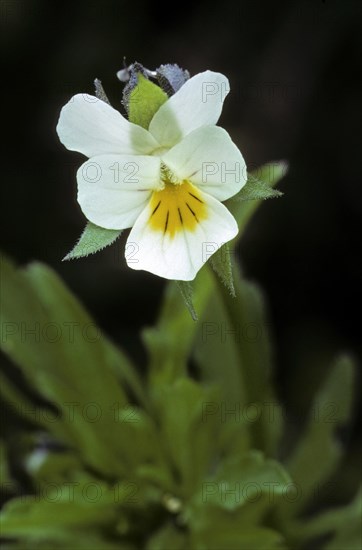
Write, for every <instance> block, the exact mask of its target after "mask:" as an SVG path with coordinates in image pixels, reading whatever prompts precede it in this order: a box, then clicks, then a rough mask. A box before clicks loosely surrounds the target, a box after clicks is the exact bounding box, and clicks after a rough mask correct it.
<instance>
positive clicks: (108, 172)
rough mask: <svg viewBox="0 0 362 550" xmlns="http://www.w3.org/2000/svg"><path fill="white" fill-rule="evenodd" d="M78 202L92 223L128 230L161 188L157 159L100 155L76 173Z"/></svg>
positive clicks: (158, 160)
mask: <svg viewBox="0 0 362 550" xmlns="http://www.w3.org/2000/svg"><path fill="white" fill-rule="evenodd" d="M77 181H78V202H79V204H80V206H81V209H82V211H83V212H84V214H85V216H86V217H87V218H88V220H90V221H91V222H93V223H95V224H96V225H99V226H100V227H104V228H106V229H125V228H127V227H131V226H132V225H133V224H134V222H135V220H136V219H137V218H138V216H139V215H140V213H141V212H142V210H143V209H144V208H145V205H146V204H147V202H148V201H149V199H150V196H151V194H152V191H153V190H154V189H157V188H159V186H160V159H159V158H158V157H145V156H134V155H128V156H127V155H100V156H96V157H93V158H91V159H90V160H88V161H87V162H85V163H84V164H83V165H82V166H81V167H80V168H79V170H78V172H77Z"/></svg>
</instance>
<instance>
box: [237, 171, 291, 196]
mask: <svg viewBox="0 0 362 550" xmlns="http://www.w3.org/2000/svg"><path fill="white" fill-rule="evenodd" d="M282 195H283V193H282V192H281V191H278V190H277V189H273V188H272V187H270V183H268V182H266V181H262V180H259V179H257V178H256V177H255V176H253V175H252V174H249V175H248V180H247V182H246V184H245V185H244V187H243V188H242V189H241V190H240V191H239V193H237V194H236V195H234V196H233V197H232V199H231V200H233V201H255V200H266V199H274V198H278V197H281V196H282Z"/></svg>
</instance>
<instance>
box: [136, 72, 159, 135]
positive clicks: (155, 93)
mask: <svg viewBox="0 0 362 550" xmlns="http://www.w3.org/2000/svg"><path fill="white" fill-rule="evenodd" d="M137 77H138V84H137V85H136V86H135V87H134V88H133V90H132V91H131V92H130V94H129V97H128V114H129V120H130V122H133V123H134V124H138V125H139V126H142V128H146V129H147V128H148V127H149V125H150V122H151V120H152V118H153V116H154V114H155V113H156V112H157V111H158V109H159V108H160V107H161V105H163V104H164V103H165V101H167V99H168V96H167V94H166V93H165V92H164V91H162V90H161V88H160V87H159V86H157V85H156V84H154V83H153V82H151V81H150V80H148V79H147V78H145V77H144V76H143V75H142V74H141V73H138V75H137Z"/></svg>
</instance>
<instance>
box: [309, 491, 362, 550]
mask: <svg viewBox="0 0 362 550" xmlns="http://www.w3.org/2000/svg"><path fill="white" fill-rule="evenodd" d="M361 512H362V488H361V489H360V490H359V492H358V493H357V495H356V496H355V498H354V499H353V500H352V502H351V503H350V504H347V505H346V506H341V507H338V508H334V509H332V510H329V511H327V512H324V513H322V514H320V515H318V516H316V517H314V518H313V519H312V520H311V521H309V522H308V523H307V524H306V525H303V526H301V533H302V535H304V538H305V539H306V540H308V539H311V538H313V537H314V538H316V537H321V536H323V535H324V536H325V535H326V534H333V538H332V539H331V540H330V541H329V542H328V544H327V546H326V549H327V550H341V549H342V548H343V550H360V549H361V541H362V523H361Z"/></svg>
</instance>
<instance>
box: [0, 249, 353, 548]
mask: <svg viewBox="0 0 362 550" xmlns="http://www.w3.org/2000/svg"><path fill="white" fill-rule="evenodd" d="M234 271H235V288H236V298H232V296H230V293H229V291H228V289H227V288H226V287H225V286H224V285H223V284H222V283H221V281H220V280H219V278H218V277H217V276H215V274H214V273H213V271H212V269H211V268H209V267H205V268H204V269H203V270H202V272H201V273H200V276H199V277H198V278H197V279H196V281H195V283H196V284H195V288H194V300H195V304H196V307H197V309H198V311H199V314H200V321H199V322H195V321H193V320H192V319H191V317H190V315H189V313H188V311H187V310H186V309H185V308H184V307H183V304H182V297H181V295H180V292H179V291H178V289H177V285H176V284H175V283H170V284H169V285H168V287H167V288H166V293H165V297H164V301H163V306H162V308H161V312H160V316H159V319H158V321H157V323H156V325H155V326H154V327H153V328H149V329H147V330H146V331H145V332H144V342H145V344H146V347H147V349H148V352H149V367H148V373H149V374H148V378H147V380H142V379H140V377H139V376H138V374H137V372H136V369H135V367H134V366H133V365H132V364H131V362H130V361H129V360H128V359H127V358H126V356H125V355H124V353H123V352H122V351H121V350H119V349H117V348H115V346H114V345H113V344H111V342H109V340H108V339H107V338H106V337H105V336H104V335H103V334H102V333H101V332H100V331H99V329H98V328H97V327H96V325H95V324H94V322H93V321H92V319H91V318H90V316H89V315H88V314H87V313H86V312H85V311H84V309H83V308H82V306H81V305H80V304H79V303H78V302H77V300H76V299H75V298H74V297H73V296H72V295H71V293H70V292H69V291H68V290H67V289H66V288H65V287H64V285H63V284H62V283H61V281H60V280H59V279H58V277H57V276H56V275H55V274H54V273H53V272H52V271H51V270H50V269H48V268H46V267H44V266H42V265H39V264H33V265H31V266H30V267H28V268H26V269H25V270H19V269H16V268H15V267H14V266H13V265H12V264H11V262H9V261H7V260H6V259H3V261H2V266H1V281H2V288H1V291H2V296H1V297H2V319H1V326H2V339H1V343H2V348H3V350H4V351H5V353H6V354H7V355H8V356H9V357H10V358H11V359H12V361H13V362H14V363H15V364H16V365H17V366H18V367H19V368H20V369H21V372H22V373H23V375H24V377H25V380H26V383H27V385H28V386H29V389H31V390H32V393H30V394H29V392H28V391H25V389H24V387H23V386H21V387H17V386H14V384H13V382H10V380H9V379H7V378H6V377H5V378H4V384H2V388H1V389H2V392H3V398H4V400H5V401H6V402H7V403H8V405H12V406H13V407H14V405H16V406H15V407H14V411H15V412H16V413H17V414H19V422H21V420H22V419H23V418H26V417H28V419H29V417H30V420H31V426H32V427H31V428H29V427H28V428H25V426H24V430H26V433H27V435H26V436H25V432H24V435H19V438H18V442H17V444H16V445H17V447H16V452H17V453H18V454H19V456H20V457H21V460H20V461H19V463H18V465H17V468H16V469H15V470H16V471H15V479H12V477H13V476H10V472H9V468H8V467H7V462H6V456H7V454H8V452H7V451H9V453H10V454H11V453H13V452H14V448H13V445H14V438H10V439H9V438H7V439H6V441H5V445H3V446H2V448H1V449H2V450H1V453H2V471H3V472H4V477H5V480H10V483H11V482H13V483H14V490H13V491H12V492H11V491H10V492H8V498H10V500H9V501H8V503H7V504H6V505H5V507H4V509H3V512H2V515H1V527H2V533H3V536H4V537H6V539H9V540H13V541H14V542H15V545H14V548H17V547H19V548H35V547H37V548H42V547H44V548H49V547H52V548H65V547H71V548H85V547H87V548H94V549H95V548H100V549H103V548H104V549H108V548H110V549H111V548H124V549H130V550H136V549H139V548H144V549H151V550H152V549H160V550H174V549H175V550H177V549H179V550H184V549H185V550H186V549H188V548H192V549H193V548H195V549H197V550H198V549H205V550H208V549H215V550H217V549H219V548H223V549H224V548H225V549H235V550H239V549H240V548H245V550H246V549H248V550H249V549H250V548H255V550H257V549H259V548H265V549H268V550H269V549H282V548H294V547H296V546H299V545H300V544H302V543H303V544H304V543H305V542H307V541H309V540H314V539H318V537H320V536H321V535H329V536H330V542H329V543H328V545H327V546H325V545H324V546H323V548H326V549H328V548H330V549H332V550H336V549H337V548H338V544H339V545H343V544H344V545H345V548H347V549H348V548H350V549H351V550H352V549H353V548H356V541H357V540H358V538H357V537H358V524H357V509H358V504H357V501H356V503H354V504H349V505H348V504H347V506H346V507H341V508H340V509H338V510H335V511H334V512H324V513H322V514H321V515H320V516H319V517H316V518H314V519H312V520H302V519H300V517H301V515H300V514H301V513H304V511H305V510H307V509H308V506H309V503H310V496H311V490H312V488H313V485H314V484H315V483H316V482H318V483H319V482H322V481H323V480H325V479H327V478H328V477H329V476H330V475H331V474H332V473H333V472H334V471H336V468H337V469H338V467H339V461H340V458H341V456H342V452H343V447H342V446H341V445H340V444H338V443H337V441H336V439H335V438H336V428H337V427H339V426H342V425H344V424H345V423H346V422H347V421H348V419H349V417H350V413H351V395H352V387H353V364H352V362H351V360H350V359H349V358H347V357H342V358H341V359H340V360H339V361H337V362H336V364H335V365H334V367H333V368H332V370H331V372H330V376H329V377H328V379H327V380H326V382H325V384H324V386H323V387H322V388H321V390H320V392H319V393H318V395H317V396H316V397H315V403H314V405H313V411H314V409H315V408H316V406H317V405H318V406H319V408H320V409H321V414H322V417H321V422H320V423H319V424H318V423H317V424H316V423H315V422H313V421H312V419H313V416H311V418H310V421H309V423H307V424H306V427H305V431H304V433H303V435H302V437H301V438H300V440H299V442H298V443H297V445H296V447H295V449H293V451H292V453H291V454H290V456H289V457H287V459H286V461H285V464H282V463H281V462H280V460H278V455H279V452H280V437H281V432H282V431H283V425H282V422H281V421H280V414H279V411H280V405H279V404H278V402H277V400H276V398H275V395H274V392H273V389H272V380H271V374H272V364H271V346H270V335H269V331H268V330H266V327H267V321H266V316H265V308H264V305H263V299H262V296H261V294H260V291H259V290H258V289H257V287H256V286H255V285H252V284H250V283H248V282H246V281H245V280H244V279H243V278H242V277H241V275H240V273H239V271H238V269H237V268H235V270H234ZM70 326H71V327H72V329H73V330H72V332H71V333H69V330H68V327H70ZM36 327H39V328H38V329H37V328H36ZM85 327H87V329H85ZM30 328H32V329H33V333H30V332H29V330H30ZM60 328H61V329H62V331H61V334H60V332H59V329H60ZM90 328H92V330H91V331H89V329H90ZM249 329H252V330H251V332H249ZM27 330H28V332H29V333H27ZM34 330H35V332H34ZM227 330H229V333H228V332H227ZM223 331H224V332H223ZM232 331H234V332H232ZM190 358H191V359H192V362H193V365H194V369H196V370H195V372H194V376H193V377H191V376H190V373H189V366H190V365H189V361H190ZM36 395H38V396H39V397H40V398H41V399H40V401H39V399H38V398H37V397H36ZM34 399H35V401H34ZM331 402H333V403H334V404H335V405H336V407H337V408H336V416H335V422H334V423H332V424H330V423H328V422H326V420H327V419H326V417H325V416H323V414H328V408H327V409H326V406H328V405H329V404H330V403H331ZM270 404H272V405H273V407H272V410H273V416H270ZM31 409H33V411H32V410H31ZM34 411H35V414H34ZM100 413H101V414H100ZM312 414H315V412H313V413H311V415H312ZM29 430H30V431H29ZM4 458H5V461H4ZM313 460H314V462H316V464H313ZM316 466H317V467H316ZM24 475H25V476H27V478H28V479H29V480H30V486H29V485H28V492H29V487H30V492H31V495H28V496H24V495H23V496H17V497H16V498H11V497H12V496H13V495H14V494H16V493H17V494H18V495H19V490H20V480H21V479H22V478H24ZM17 476H18V477H17ZM296 480H298V484H300V485H301V486H302V487H303V490H304V493H303V499H300V500H298V501H297V502H296V504H293V505H291V504H290V502H289V501H286V495H287V494H288V490H289V488H290V486H291V485H292V486H293V484H294V483H296ZM347 518H348V521H349V522H350V524H351V525H352V526H354V527H353V528H352V532H351V531H350V530H347V529H346V528H345V522H346V521H347ZM323 540H324V539H323ZM328 540H329V539H328Z"/></svg>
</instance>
